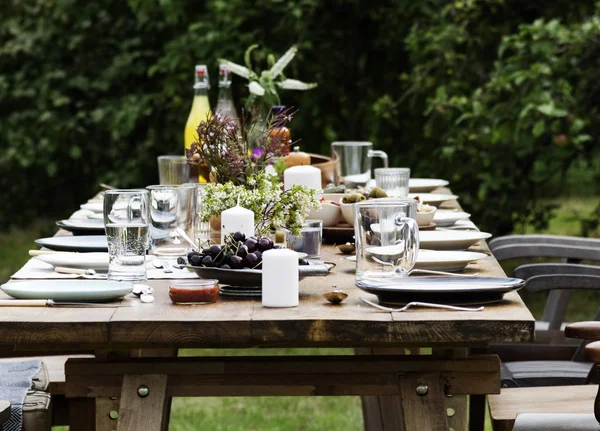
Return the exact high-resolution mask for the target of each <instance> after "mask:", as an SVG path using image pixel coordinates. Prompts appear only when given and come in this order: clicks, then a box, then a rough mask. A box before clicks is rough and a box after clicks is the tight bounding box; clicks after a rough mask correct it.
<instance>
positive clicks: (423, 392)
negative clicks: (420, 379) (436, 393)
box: [415, 385, 429, 397]
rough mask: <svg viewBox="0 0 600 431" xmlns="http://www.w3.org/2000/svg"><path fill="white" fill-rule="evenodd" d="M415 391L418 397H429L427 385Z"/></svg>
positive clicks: (419, 386)
mask: <svg viewBox="0 0 600 431" xmlns="http://www.w3.org/2000/svg"><path fill="white" fill-rule="evenodd" d="M415 391H416V392H417V395H419V396H421V397H424V396H425V395H427V392H429V386H427V385H418V386H417V387H416V389H415Z"/></svg>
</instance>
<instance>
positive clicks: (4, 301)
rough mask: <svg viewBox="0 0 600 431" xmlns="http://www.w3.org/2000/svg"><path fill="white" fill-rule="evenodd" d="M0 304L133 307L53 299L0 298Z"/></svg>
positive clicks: (8, 305) (16, 305)
mask: <svg viewBox="0 0 600 431" xmlns="http://www.w3.org/2000/svg"><path fill="white" fill-rule="evenodd" d="M0 306H5V307H72V306H77V307H101V308H117V307H135V304H134V303H131V304H108V303H97V302H74V301H54V300H53V299H0Z"/></svg>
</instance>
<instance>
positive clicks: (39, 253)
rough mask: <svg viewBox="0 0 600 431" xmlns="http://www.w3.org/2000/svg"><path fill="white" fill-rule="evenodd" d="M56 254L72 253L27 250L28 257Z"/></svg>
mask: <svg viewBox="0 0 600 431" xmlns="http://www.w3.org/2000/svg"><path fill="white" fill-rule="evenodd" d="M56 253H74V252H72V251H53V250H29V256H32V257H35V256H42V255H44V254H56Z"/></svg>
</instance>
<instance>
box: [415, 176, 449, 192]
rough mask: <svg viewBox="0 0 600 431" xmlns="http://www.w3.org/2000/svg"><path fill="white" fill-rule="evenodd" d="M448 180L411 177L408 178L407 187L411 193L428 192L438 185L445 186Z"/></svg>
mask: <svg viewBox="0 0 600 431" xmlns="http://www.w3.org/2000/svg"><path fill="white" fill-rule="evenodd" d="M447 185H448V181H446V180H440V179H438V178H411V179H409V180H408V188H409V191H410V192H411V193H429V192H431V191H432V190H435V189H437V188H438V187H446V186H447Z"/></svg>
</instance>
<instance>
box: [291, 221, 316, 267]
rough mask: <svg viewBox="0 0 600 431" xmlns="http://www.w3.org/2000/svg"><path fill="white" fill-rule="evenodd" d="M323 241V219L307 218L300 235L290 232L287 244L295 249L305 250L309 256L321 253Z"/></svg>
mask: <svg viewBox="0 0 600 431" xmlns="http://www.w3.org/2000/svg"><path fill="white" fill-rule="evenodd" d="M322 242H323V220H306V222H305V223H304V226H303V227H302V229H301V231H300V235H299V236H295V235H292V234H291V233H288V238H287V245H288V247H289V248H291V249H292V250H295V251H299V252H303V253H306V254H307V255H308V257H313V258H314V257H319V256H320V255H321V243H322Z"/></svg>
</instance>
